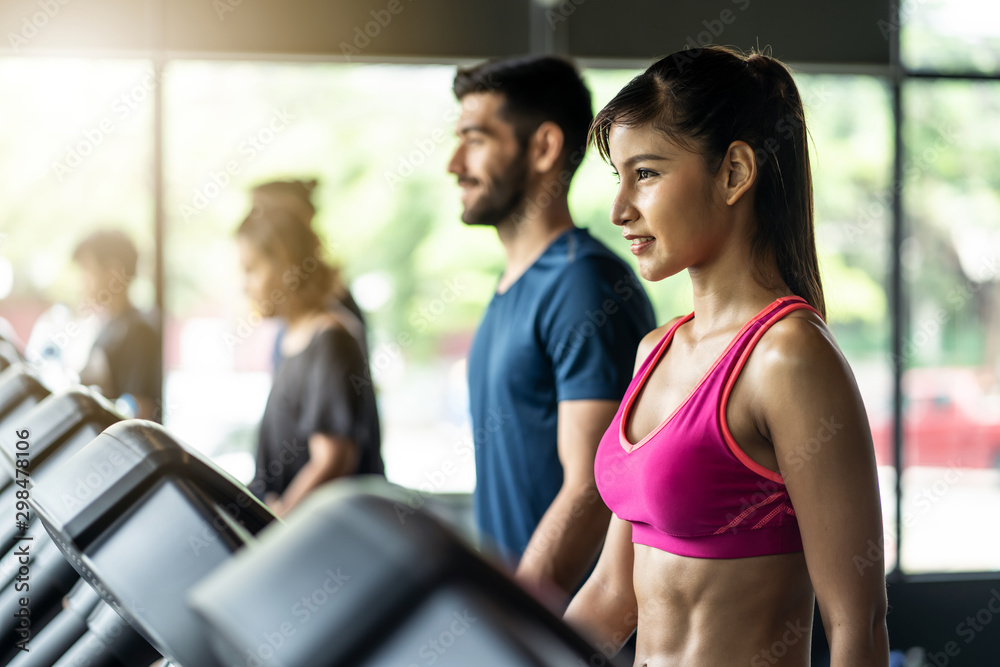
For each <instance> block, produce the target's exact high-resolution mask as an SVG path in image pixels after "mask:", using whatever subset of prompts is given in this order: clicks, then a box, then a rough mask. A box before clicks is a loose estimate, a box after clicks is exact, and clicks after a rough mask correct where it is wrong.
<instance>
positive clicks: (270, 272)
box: [236, 207, 384, 516]
mask: <svg viewBox="0 0 1000 667" xmlns="http://www.w3.org/2000/svg"><path fill="white" fill-rule="evenodd" d="M236 239H237V244H238V249H239V256H240V264H241V265H242V268H243V272H244V276H245V283H244V289H245V291H246V294H247V296H248V297H250V299H251V301H252V302H253V304H254V307H255V308H256V309H257V310H258V311H260V313H261V314H262V315H264V316H266V317H278V318H281V320H283V322H284V325H285V328H284V334H283V336H282V338H281V340H280V343H279V355H278V361H277V365H276V368H275V374H274V384H273V385H272V387H271V393H270V395H269V396H268V398H267V405H266V407H265V409H264V415H263V418H262V419H261V424H260V432H259V438H258V448H257V471H256V473H255V476H254V479H253V481H252V482H251V483H250V490H251V491H252V492H253V493H254V494H255V495H257V496H258V497H259V498H261V499H262V500H264V501H265V502H266V503H267V504H268V506H269V507H271V508H272V509H273V510H274V511H275V512H276V513H277V514H278V515H279V516H284V515H286V514H287V513H288V512H289V511H291V510H292V509H293V508H294V507H295V506H296V505H298V504H299V502H301V501H302V500H303V499H304V498H305V497H306V496H307V495H308V494H309V493H310V492H312V491H313V490H314V489H315V488H316V487H318V486H320V485H321V484H324V483H326V482H329V481H331V480H333V479H336V478H338V477H342V476H345V475H352V474H379V475H381V474H384V467H383V463H382V456H381V452H380V449H381V435H380V429H379V421H378V409H377V406H376V402H375V392H374V388H373V387H372V384H371V381H370V377H371V372H370V370H369V367H368V359H367V356H366V355H365V354H364V350H363V348H362V345H361V343H360V341H359V340H358V338H357V337H356V335H355V334H354V333H353V332H352V331H351V329H350V326H349V324H350V320H349V319H348V317H346V316H345V313H344V312H343V311H342V310H340V311H333V310H331V309H330V307H329V301H330V295H331V294H336V293H337V291H338V286H337V281H338V274H337V272H336V271H335V270H334V269H333V268H332V267H331V266H330V265H329V264H328V263H327V262H326V261H324V259H323V257H322V247H321V244H320V241H319V238H318V237H317V236H316V234H315V232H314V231H313V230H312V228H311V227H310V226H309V225H307V224H306V223H305V222H304V221H303V220H302V219H301V218H300V217H298V216H296V215H295V214H293V213H292V212H290V211H289V210H287V209H285V208H281V207H271V208H256V209H254V210H252V211H251V212H250V214H249V215H248V216H247V217H246V219H245V220H244V221H243V222H242V223H241V224H240V227H239V229H238V230H237V232H236ZM348 315H349V313H348Z"/></svg>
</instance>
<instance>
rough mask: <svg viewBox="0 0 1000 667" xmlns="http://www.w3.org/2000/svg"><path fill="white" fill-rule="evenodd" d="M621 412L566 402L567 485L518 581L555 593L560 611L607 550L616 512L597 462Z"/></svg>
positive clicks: (561, 446)
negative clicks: (602, 490) (597, 476)
mask: <svg viewBox="0 0 1000 667" xmlns="http://www.w3.org/2000/svg"><path fill="white" fill-rule="evenodd" d="M617 410H618V401H606V400H579V401H560V403H559V416H558V418H559V427H558V429H559V430H558V452H559V461H560V462H561V463H562V467H563V483H562V487H561V488H560V489H559V493H557V494H556V497H555V499H554V500H553V501H552V504H551V505H549V508H548V510H546V512H545V514H544V516H542V520H541V521H540V522H539V524H538V527H537V528H536V529H535V532H534V534H533V535H532V536H531V540H529V542H528V546H527V548H526V549H525V552H524V555H523V556H522V557H521V563H520V565H519V566H518V568H517V574H516V576H517V579H518V580H519V581H520V582H521V583H523V584H524V585H525V586H526V587H527V588H529V589H530V590H534V591H546V590H550V589H551V588H552V585H553V584H554V585H555V587H556V589H557V590H555V591H552V593H553V595H554V596H557V597H559V598H560V599H559V600H558V603H559V605H560V607H561V606H562V605H564V604H565V602H566V599H567V598H568V596H569V593H570V592H571V591H573V590H574V589H575V588H576V585H577V584H578V583H579V582H580V580H581V579H582V578H583V575H584V574H585V573H586V572H587V568H589V567H590V564H591V563H592V562H593V561H594V558H595V557H596V556H597V554H598V552H599V551H600V549H601V543H602V542H603V540H604V534H605V532H606V531H607V527H608V521H609V519H610V517H611V512H610V511H609V510H608V508H607V507H606V506H605V505H604V502H603V501H602V500H601V496H600V494H598V492H597V486H596V485H595V482H594V457H595V456H596V455H597V446H598V444H599V443H600V441H601V437H602V436H603V435H604V432H605V431H606V430H607V428H608V424H610V423H611V420H612V418H613V417H614V416H615V412H616V411H617Z"/></svg>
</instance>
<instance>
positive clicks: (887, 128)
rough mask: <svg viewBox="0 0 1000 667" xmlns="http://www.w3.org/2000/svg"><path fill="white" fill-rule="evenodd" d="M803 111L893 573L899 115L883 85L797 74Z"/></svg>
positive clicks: (832, 288) (836, 318)
mask: <svg viewBox="0 0 1000 667" xmlns="http://www.w3.org/2000/svg"><path fill="white" fill-rule="evenodd" d="M796 81H797V82H798V84H799V88H800V92H801V94H802V99H803V103H804V104H805V106H806V122H807V127H808V128H809V133H810V135H811V137H812V145H811V146H810V154H811V162H812V167H813V188H814V198H815V216H816V243H817V247H818V251H819V258H820V270H821V272H822V274H823V287H824V291H825V295H826V302H827V311H828V312H827V320H828V322H829V324H830V327H831V329H832V330H833V333H834V335H835V336H836V338H837V342H838V344H839V345H840V347H841V349H842V350H843V351H844V354H845V355H846V357H847V360H848V362H849V363H850V365H851V369H852V370H853V372H854V375H855V377H856V379H857V382H858V387H859V389H860V390H861V395H862V398H863V399H864V403H865V408H866V410H867V411H868V419H869V422H870V424H871V428H872V437H873V440H874V444H875V454H876V461H877V462H878V466H879V467H878V473H879V485H880V488H881V493H882V517H883V524H884V527H885V558H886V568H887V570H888V569H891V568H892V567H893V566H894V565H895V562H896V547H895V538H894V534H893V533H894V525H895V519H894V517H895V500H894V487H895V469H894V467H893V466H894V465H895V464H894V460H893V455H892V410H891V407H892V394H891V388H892V375H891V372H892V369H891V365H890V363H889V354H888V353H889V349H890V346H889V340H890V321H889V297H888V289H887V285H888V279H889V262H888V258H889V256H890V255H889V252H890V251H889V241H890V236H891V234H890V229H891V219H892V195H891V188H890V183H891V178H892V115H891V110H890V104H889V94H888V90H887V88H886V86H885V84H884V83H883V82H882V81H881V80H878V79H874V78H871V77H862V76H818V75H816V76H806V75H799V76H797V77H796Z"/></svg>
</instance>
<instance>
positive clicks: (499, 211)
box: [462, 151, 528, 227]
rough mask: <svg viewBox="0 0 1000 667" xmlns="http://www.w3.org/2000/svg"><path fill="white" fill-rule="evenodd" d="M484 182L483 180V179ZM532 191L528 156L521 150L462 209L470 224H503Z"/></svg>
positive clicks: (464, 220)
mask: <svg viewBox="0 0 1000 667" xmlns="http://www.w3.org/2000/svg"><path fill="white" fill-rule="evenodd" d="M480 183H482V181H480ZM527 191H528V156H527V154H526V152H525V151H521V152H520V153H518V155H517V156H516V157H515V158H514V159H513V160H511V163H510V164H509V165H507V167H506V168H504V169H503V170H502V171H501V173H500V176H499V177H498V178H496V179H495V180H494V181H493V183H492V185H490V186H487V188H486V190H485V192H483V193H482V194H481V195H480V196H479V198H478V199H476V200H475V201H474V202H472V204H470V205H469V206H468V208H466V209H465V211H464V212H463V213H462V222H464V223H465V224H467V225H491V226H493V227H495V226H497V225H499V224H500V223H501V222H503V221H504V220H507V219H508V218H510V217H511V216H513V215H514V214H515V213H516V212H517V211H518V210H519V209H521V208H523V206H524V200H525V196H526V194H527Z"/></svg>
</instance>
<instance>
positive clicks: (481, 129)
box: [458, 125, 490, 134]
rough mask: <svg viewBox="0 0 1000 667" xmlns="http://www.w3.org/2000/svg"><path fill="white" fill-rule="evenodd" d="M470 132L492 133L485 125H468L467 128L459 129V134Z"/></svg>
mask: <svg viewBox="0 0 1000 667" xmlns="http://www.w3.org/2000/svg"><path fill="white" fill-rule="evenodd" d="M469 132H479V133H481V134H489V133H490V131H489V130H488V129H486V127H485V126H483V125H466V126H465V127H460V128H458V134H468V133H469Z"/></svg>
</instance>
